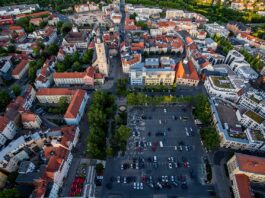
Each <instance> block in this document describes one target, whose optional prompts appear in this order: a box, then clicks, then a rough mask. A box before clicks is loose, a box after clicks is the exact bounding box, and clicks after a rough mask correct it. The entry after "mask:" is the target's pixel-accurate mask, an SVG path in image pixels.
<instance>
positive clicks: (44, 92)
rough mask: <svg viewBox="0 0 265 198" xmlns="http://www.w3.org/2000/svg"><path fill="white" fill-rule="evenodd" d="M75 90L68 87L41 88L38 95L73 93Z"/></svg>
mask: <svg viewBox="0 0 265 198" xmlns="http://www.w3.org/2000/svg"><path fill="white" fill-rule="evenodd" d="M74 93H75V90H71V89H67V88H41V89H39V90H38V91H37V93H36V95H37V96H41V95H43V96H45V95H73V94H74Z"/></svg>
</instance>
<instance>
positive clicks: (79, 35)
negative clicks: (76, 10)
mask: <svg viewBox="0 0 265 198" xmlns="http://www.w3.org/2000/svg"><path fill="white" fill-rule="evenodd" d="M87 38H88V32H86V31H79V30H78V29H77V28H76V27H73V29H72V31H70V32H69V33H68V34H67V35H66V36H65V37H64V39H63V43H62V44H63V45H75V47H76V48H77V49H87V47H88V40H87Z"/></svg>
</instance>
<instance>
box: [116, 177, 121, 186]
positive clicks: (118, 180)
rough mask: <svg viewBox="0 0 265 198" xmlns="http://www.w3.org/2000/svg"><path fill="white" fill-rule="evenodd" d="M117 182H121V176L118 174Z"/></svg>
mask: <svg viewBox="0 0 265 198" xmlns="http://www.w3.org/2000/svg"><path fill="white" fill-rule="evenodd" d="M117 183H118V184H119V183H121V177H120V176H118V177H117Z"/></svg>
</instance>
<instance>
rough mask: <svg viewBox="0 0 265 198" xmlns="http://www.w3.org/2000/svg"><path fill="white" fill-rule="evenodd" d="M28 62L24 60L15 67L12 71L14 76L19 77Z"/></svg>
mask: <svg viewBox="0 0 265 198" xmlns="http://www.w3.org/2000/svg"><path fill="white" fill-rule="evenodd" d="M28 62H29V61H28V60H22V61H20V63H19V64H18V65H17V66H16V67H15V69H14V70H13V71H12V75H13V76H14V75H18V74H19V73H20V72H21V71H22V70H23V69H24V67H25V66H26V65H27V64H28Z"/></svg>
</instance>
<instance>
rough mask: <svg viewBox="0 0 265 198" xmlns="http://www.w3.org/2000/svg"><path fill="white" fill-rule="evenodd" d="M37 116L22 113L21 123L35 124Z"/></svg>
mask: <svg viewBox="0 0 265 198" xmlns="http://www.w3.org/2000/svg"><path fill="white" fill-rule="evenodd" d="M36 117H37V115H36V114H34V113H31V112H24V113H22V114H21V121H22V122H35V121H36Z"/></svg>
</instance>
